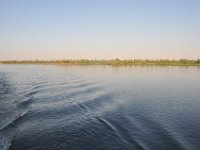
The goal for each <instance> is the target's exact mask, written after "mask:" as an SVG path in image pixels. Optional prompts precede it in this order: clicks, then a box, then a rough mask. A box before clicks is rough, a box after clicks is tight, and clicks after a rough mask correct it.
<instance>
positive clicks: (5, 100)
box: [0, 65, 200, 150]
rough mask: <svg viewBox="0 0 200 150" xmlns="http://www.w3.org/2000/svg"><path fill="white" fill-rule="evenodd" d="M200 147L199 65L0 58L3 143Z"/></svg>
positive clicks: (16, 149)
mask: <svg viewBox="0 0 200 150" xmlns="http://www.w3.org/2000/svg"><path fill="white" fill-rule="evenodd" d="M7 149H10V150H199V149H200V68H199V67H158V66H157V67H153V66H146V67H144V66H135V67H111V66H50V65H0V150H7Z"/></svg>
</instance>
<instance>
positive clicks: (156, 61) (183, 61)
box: [0, 59, 200, 66]
mask: <svg viewBox="0 0 200 150" xmlns="http://www.w3.org/2000/svg"><path fill="white" fill-rule="evenodd" d="M0 64H57V65H112V66H119V65H121V66H125V65H129V66H130V65H159V66H200V59H197V60H189V59H179V60H169V59H154V60H151V59H123V60H122V59H110V60H104V59H102V60H95V59H79V60H75V59H69V60H67V59H64V60H5V61H0Z"/></svg>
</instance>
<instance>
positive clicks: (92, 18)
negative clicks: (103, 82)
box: [0, 0, 200, 60]
mask: <svg viewBox="0 0 200 150" xmlns="http://www.w3.org/2000/svg"><path fill="white" fill-rule="evenodd" d="M82 58H85V59H112V58H120V59H181V58H185V59H197V58H200V0H0V60H35V59H39V60H40V59H42V60H51V59H82Z"/></svg>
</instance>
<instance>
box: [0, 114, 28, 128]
mask: <svg viewBox="0 0 200 150" xmlns="http://www.w3.org/2000/svg"><path fill="white" fill-rule="evenodd" d="M27 112H28V111H25V112H22V113H20V114H18V115H17V116H16V117H15V118H14V119H13V120H11V121H10V122H8V123H6V124H5V125H3V126H2V127H0V131H4V130H6V129H7V128H10V127H12V126H14V125H15V124H16V123H17V122H18V121H20V120H21V119H22V118H23V117H24V116H25V115H26V114H27Z"/></svg>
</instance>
